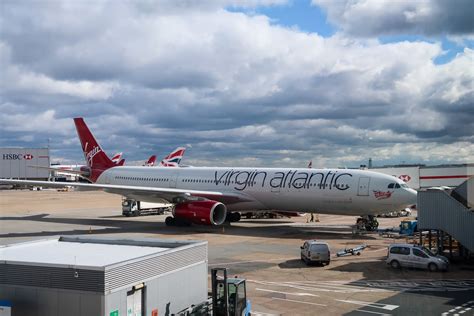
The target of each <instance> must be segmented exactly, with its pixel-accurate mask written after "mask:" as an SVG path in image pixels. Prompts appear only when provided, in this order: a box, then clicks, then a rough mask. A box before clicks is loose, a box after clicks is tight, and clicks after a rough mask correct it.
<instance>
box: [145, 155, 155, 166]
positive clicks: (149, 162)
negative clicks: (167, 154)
mask: <svg viewBox="0 0 474 316" xmlns="http://www.w3.org/2000/svg"><path fill="white" fill-rule="evenodd" d="M155 162H156V155H153V156H150V158H148V160H147V161H146V162H145V164H144V166H147V167H153V166H154V165H155Z"/></svg>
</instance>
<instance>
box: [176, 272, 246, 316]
mask: <svg viewBox="0 0 474 316" xmlns="http://www.w3.org/2000/svg"><path fill="white" fill-rule="evenodd" d="M211 283H212V294H211V298H209V299H208V300H206V301H204V302H202V303H200V304H197V305H192V306H191V307H189V308H186V309H184V310H182V311H180V312H178V313H177V315H179V316H211V315H212V316H250V301H247V290H246V287H245V279H242V278H237V277H235V278H228V277H227V268H213V269H211Z"/></svg>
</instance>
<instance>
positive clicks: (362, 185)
mask: <svg viewBox="0 0 474 316" xmlns="http://www.w3.org/2000/svg"><path fill="white" fill-rule="evenodd" d="M369 184H370V178H369V177H360V178H359V188H358V189H357V195H359V196H368V195H369Z"/></svg>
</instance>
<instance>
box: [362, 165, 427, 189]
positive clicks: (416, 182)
mask: <svg viewBox="0 0 474 316" xmlns="http://www.w3.org/2000/svg"><path fill="white" fill-rule="evenodd" d="M370 171H375V172H380V173H383V174H388V175H390V176H394V177H396V178H399V179H401V180H403V181H405V183H406V184H407V185H408V186H409V187H410V188H412V189H415V190H418V189H419V188H420V167H394V168H373V169H370Z"/></svg>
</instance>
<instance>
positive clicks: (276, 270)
mask: <svg viewBox="0 0 474 316" xmlns="http://www.w3.org/2000/svg"><path fill="white" fill-rule="evenodd" d="M120 202H121V199H120V196H116V195H112V194H106V193H102V192H74V191H73V192H56V191H52V190H51V191H34V192H33V191H0V244H10V243H16V242H21V241H26V240H32V239H41V238H44V237H47V236H53V235H69V234H92V235H94V234H100V235H107V236H117V237H127V236H128V237H159V238H166V237H169V238H172V239H199V240H207V241H208V242H209V268H211V267H217V266H219V267H228V268H229V270H230V273H231V275H239V276H241V277H245V278H246V279H247V295H248V297H249V299H250V300H251V302H252V310H253V315H329V314H331V315H441V314H443V313H446V314H444V315H455V314H456V313H459V312H460V311H464V312H463V313H461V314H460V315H473V312H472V311H473V310H474V299H473V298H474V271H473V270H467V269H462V268H461V267H460V266H456V265H453V266H452V268H451V269H450V271H449V272H447V273H430V272H427V271H421V270H413V269H404V270H398V271H395V270H392V269H390V268H389V267H387V266H386V264H385V262H384V259H385V255H386V251H387V245H388V244H390V243H392V242H403V241H404V240H403V239H402V240H400V239H396V240H395V239H387V238H382V237H380V236H378V235H377V234H367V235H365V236H358V237H353V236H352V234H351V225H352V224H353V223H355V219H356V217H351V216H333V215H320V216H319V219H320V222H319V223H307V222H306V221H307V218H306V217H296V218H289V219H284V218H283V219H272V220H268V219H265V220H261V219H259V220H257V219H252V220H247V219H243V220H242V221H240V222H238V223H232V224H231V225H226V226H223V227H204V226H191V227H167V226H165V224H164V220H165V218H166V216H167V215H156V216H143V217H122V215H121V206H120ZM379 222H380V227H392V226H397V225H398V224H399V222H400V219H399V218H380V219H379ZM307 239H322V240H325V241H327V242H328V243H329V244H330V246H331V257H332V258H331V260H332V261H331V264H330V265H329V266H324V267H321V266H306V265H305V264H303V262H301V260H300V253H299V252H300V249H299V247H300V246H301V245H302V244H303V241H304V240H307ZM359 244H367V245H368V246H369V247H368V248H367V249H366V250H365V251H363V252H362V254H361V255H360V256H349V257H340V258H337V257H335V254H336V252H337V251H338V250H340V249H343V248H345V247H353V246H355V245H359ZM0 259H1V258H0ZM209 284H210V283H209Z"/></svg>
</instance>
